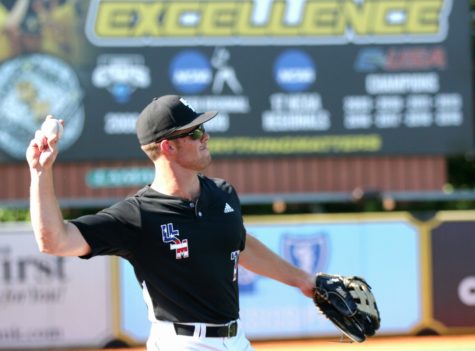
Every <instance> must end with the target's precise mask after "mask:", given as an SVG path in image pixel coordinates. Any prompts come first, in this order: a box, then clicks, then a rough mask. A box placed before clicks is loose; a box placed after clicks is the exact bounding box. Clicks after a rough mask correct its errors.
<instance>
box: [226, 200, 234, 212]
mask: <svg viewBox="0 0 475 351" xmlns="http://www.w3.org/2000/svg"><path fill="white" fill-rule="evenodd" d="M231 212H234V209H233V208H232V207H231V206H230V205H229V204H228V203H227V202H226V205H225V206H224V213H231Z"/></svg>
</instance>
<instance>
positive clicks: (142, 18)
mask: <svg viewBox="0 0 475 351" xmlns="http://www.w3.org/2000/svg"><path fill="white" fill-rule="evenodd" d="M135 8H136V9H137V10H138V14H139V17H138V19H137V25H136V27H135V28H134V31H133V33H134V35H135V36H137V37H155V36H159V35H160V34H161V32H160V26H159V22H158V20H159V18H160V15H161V13H162V10H163V4H161V3H138V4H137V5H135Z"/></svg>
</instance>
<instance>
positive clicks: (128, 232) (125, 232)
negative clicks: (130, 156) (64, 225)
mask: <svg viewBox="0 0 475 351" xmlns="http://www.w3.org/2000/svg"><path fill="white" fill-rule="evenodd" d="M70 222H71V223H73V224H74V225H75V226H76V227H77V228H78V229H79V231H80V232H81V234H82V235H83V237H84V239H85V240H86V241H87V243H88V244H89V246H90V247H91V252H90V253H89V254H88V255H85V256H81V258H85V259H88V258H91V257H94V256H99V255H115V256H120V257H124V258H131V257H132V256H133V255H134V253H135V252H136V248H137V247H138V242H139V240H140V230H138V228H140V215H139V209H138V207H137V206H136V205H134V203H133V201H132V200H124V201H122V202H119V203H117V204H116V205H114V206H112V207H109V208H107V209H104V210H102V211H100V212H98V213H97V214H94V215H85V216H82V217H79V218H76V219H74V220H71V221H70Z"/></svg>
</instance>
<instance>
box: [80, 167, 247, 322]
mask: <svg viewBox="0 0 475 351" xmlns="http://www.w3.org/2000/svg"><path fill="white" fill-rule="evenodd" d="M199 180H200V185H201V190H200V196H199V199H198V200H197V201H196V202H191V201H189V200H184V199H181V198H177V197H172V196H167V195H164V194H161V193H158V192H156V191H154V190H153V189H151V188H150V187H149V186H146V187H144V188H143V189H141V190H140V191H138V192H137V193H136V194H135V195H134V196H132V197H129V198H127V199H125V200H123V201H121V202H119V203H117V204H115V205H114V206H112V207H109V208H107V209H105V210H103V211H101V212H99V213H97V214H95V215H87V216H83V217H80V218H78V219H75V220H73V221H71V222H72V223H74V224H75V225H76V226H77V227H78V228H79V230H80V231H81V233H82V235H83V236H84V238H85V240H86V241H87V242H88V244H89V245H90V246H91V250H92V251H91V253H90V254H89V255H87V256H83V258H90V257H93V256H97V255H117V256H120V257H123V258H125V259H127V260H128V261H129V262H130V263H131V264H132V266H133V267H134V271H135V274H136V277H137V279H138V281H139V283H140V284H141V285H142V289H144V296H145V300H146V302H147V305H148V308H149V318H151V319H152V320H153V319H154V318H156V319H159V320H167V321H178V322H203V323H226V322H229V321H230V320H234V319H237V318H238V317H239V296H238V284H237V264H238V258H239V253H240V252H241V251H242V250H243V249H244V245H245V238H246V231H245V229H244V224H243V220H242V216H241V210H240V203H239V199H238V196H237V194H236V192H235V190H234V189H233V187H232V186H230V185H229V184H228V183H226V182H225V181H223V180H219V179H210V178H207V177H205V176H202V175H200V176H199Z"/></svg>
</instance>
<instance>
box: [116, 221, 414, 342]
mask: <svg viewBox="0 0 475 351" xmlns="http://www.w3.org/2000/svg"><path fill="white" fill-rule="evenodd" d="M381 218H383V216H381ZM408 218H409V217H407V218H406V217H402V216H401V217H399V218H392V219H387V217H386V219H381V220H379V219H378V218H377V217H374V218H371V219H370V218H368V219H367V220H361V218H356V217H353V218H350V217H348V219H347V220H334V219H333V220H332V219H331V218H329V219H327V220H319V221H317V220H313V221H312V220H311V219H309V217H306V218H304V217H302V219H294V220H288V219H286V218H285V217H279V216H275V217H273V219H272V220H259V222H254V221H253V222H250V223H248V224H247V225H246V228H247V229H248V231H249V232H250V233H252V234H253V235H255V236H256V237H257V238H258V239H259V240H261V241H262V242H263V243H264V244H265V245H266V246H268V247H269V248H270V249H271V250H273V251H274V252H276V253H277V254H279V255H280V256H281V257H283V258H284V259H286V260H288V261H289V262H292V263H293V264H294V265H296V266H298V267H300V268H302V269H304V270H306V271H308V272H311V273H312V274H313V273H315V272H319V271H324V272H328V273H336V274H342V275H359V276H363V277H365V278H366V279H367V280H368V282H369V283H370V285H371V286H372V288H373V292H374V294H375V296H376V299H377V302H378V307H379V309H380V312H381V318H382V321H381V329H380V331H379V334H380V335H394V334H396V335H399V334H406V335H407V334H410V333H411V332H412V331H413V330H414V329H415V328H416V327H417V326H418V325H419V324H420V323H421V321H422V314H423V312H422V291H421V289H422V288H421V279H422V278H421V276H422V272H421V266H420V247H419V245H420V242H419V228H418V227H417V225H415V224H414V223H411V221H409V219H408ZM120 282H121V283H120V286H121V289H120V291H121V292H120V296H121V315H122V319H121V331H122V333H123V334H124V335H125V336H126V337H127V338H132V339H133V340H136V341H138V342H144V341H145V340H146V338H147V336H148V331H149V329H150V326H149V322H148V320H147V310H146V307H145V303H144V302H143V296H142V293H141V289H140V286H139V284H138V283H137V280H136V278H135V276H134V272H133V269H132V268H131V266H130V265H129V264H128V263H127V262H125V261H122V263H121V267H120ZM400 282H404V289H400ZM239 290H240V316H241V320H242V322H243V324H244V326H245V328H246V334H247V335H248V336H249V338H251V339H255V340H256V339H273V338H300V337H320V336H335V335H340V332H339V331H338V330H337V329H336V328H335V327H334V326H333V325H332V324H331V323H330V322H329V321H328V320H327V319H325V318H324V317H323V316H322V315H321V314H320V313H319V312H318V311H317V310H316V308H315V306H314V304H313V302H312V300H311V299H309V298H307V297H305V296H304V295H303V294H302V293H301V292H300V291H299V290H297V289H296V288H293V287H289V286H286V285H284V284H282V283H279V282H276V281H274V280H271V279H269V278H265V277H262V276H258V275H256V274H254V273H252V272H250V271H247V270H245V269H243V268H242V267H240V268H239ZM395 301H404V304H403V305H401V304H399V303H395Z"/></svg>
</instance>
